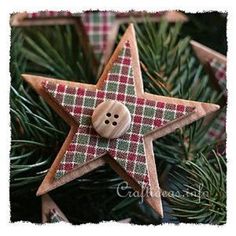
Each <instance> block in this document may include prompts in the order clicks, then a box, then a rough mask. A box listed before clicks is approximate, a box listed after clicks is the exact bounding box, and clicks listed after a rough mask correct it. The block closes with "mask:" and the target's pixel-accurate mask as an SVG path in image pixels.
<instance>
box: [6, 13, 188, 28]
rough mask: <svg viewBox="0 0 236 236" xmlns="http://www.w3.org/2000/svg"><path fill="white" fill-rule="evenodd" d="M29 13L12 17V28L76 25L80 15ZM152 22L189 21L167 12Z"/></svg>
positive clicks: (123, 19) (124, 18) (128, 20)
mask: <svg viewBox="0 0 236 236" xmlns="http://www.w3.org/2000/svg"><path fill="white" fill-rule="evenodd" d="M27 15H28V13H27V12H26V11H24V12H18V13H15V14H13V15H12V16H11V18H10V24H11V26H32V25H55V24H58V25H65V24H76V22H77V20H76V19H77V18H80V16H79V15H76V16H75V15H73V14H72V15H68V16H57V17H39V18H33V19H32V18H27ZM141 18H142V17H135V16H133V17H122V18H120V19H117V20H116V21H117V22H119V24H121V23H130V19H135V21H136V22H140V21H143V19H141ZM149 18H150V20H151V21H160V19H164V20H166V21H168V22H176V21H179V22H186V21H188V17H187V15H185V14H184V13H182V12H179V11H167V12H166V13H164V15H162V16H150V17H149Z"/></svg>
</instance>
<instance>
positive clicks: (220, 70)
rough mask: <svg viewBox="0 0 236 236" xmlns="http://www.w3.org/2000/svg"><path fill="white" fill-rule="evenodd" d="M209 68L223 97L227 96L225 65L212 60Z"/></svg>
mask: <svg viewBox="0 0 236 236" xmlns="http://www.w3.org/2000/svg"><path fill="white" fill-rule="evenodd" d="M209 63H210V66H211V69H212V72H213V74H214V76H215V78H216V79H217V82H218V84H219V86H220V87H221V89H222V91H223V92H224V94H225V95H227V91H226V64H224V63H221V62H219V61H217V59H215V58H214V59H212V60H211V61H210V62H209Z"/></svg>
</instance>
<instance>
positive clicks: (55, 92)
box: [43, 41, 194, 188]
mask: <svg viewBox="0 0 236 236" xmlns="http://www.w3.org/2000/svg"><path fill="white" fill-rule="evenodd" d="M130 53H131V52H130V45H129V42H128V41H127V42H126V44H125V46H124V47H123V49H122V50H121V52H120V54H119V56H118V58H117V59H116V61H115V62H114V64H113V66H112V68H111V70H110V72H109V73H108V76H107V79H106V81H105V82H104V86H103V87H102V88H101V89H99V90H96V91H90V90H88V89H84V88H81V87H79V88H75V87H70V86H65V85H62V84H60V83H52V82H46V83H44V84H43V86H44V88H45V90H46V91H47V92H48V93H49V94H50V95H51V96H52V97H53V98H54V99H55V101H56V102H57V103H59V104H60V105H62V106H63V107H64V109H65V110H66V111H67V112H68V113H69V114H70V115H71V116H72V117H73V118H74V119H75V120H76V121H77V123H78V130H77V132H76V134H75V135H74V137H73V140H72V142H71V144H70V145H69V147H68V149H67V150H66V152H65V154H64V158H63V160H62V161H61V163H60V166H59V169H58V170H57V173H56V178H60V177H61V176H63V175H65V174H66V173H68V172H70V171H71V170H73V169H74V168H76V167H78V166H80V165H83V164H85V163H86V162H89V161H91V160H94V159H96V158H98V157H101V156H103V155H105V154H106V153H108V154H109V155H110V156H111V158H114V159H115V160H116V161H117V162H118V163H119V164H120V166H121V167H122V168H123V169H124V170H125V171H126V172H127V173H128V174H129V175H130V177H132V178H133V179H135V180H136V181H137V182H138V183H139V184H140V185H141V186H142V187H143V188H146V187H149V176H148V170H147V162H146V157H145V148H144V143H143V136H144V135H145V134H147V133H149V132H150V131H152V130H154V129H157V128H160V127H162V126H164V125H166V124H167V123H168V122H171V121H173V120H176V119H178V118H181V117H183V116H185V115H188V114H190V113H192V112H193V110H194V107H189V106H183V105H179V104H170V103H166V102H164V101H163V102H157V101H152V100H148V99H144V98H138V97H136V91H135V86H134V77H133V69H132V61H131V54H130ZM105 100H116V101H119V102H122V103H123V104H124V105H126V106H127V108H128V109H129V111H130V114H131V118H132V121H131V125H130V128H129V130H128V131H127V132H126V134H124V135H123V136H121V137H120V138H117V139H112V140H109V139H105V138H102V137H100V136H99V135H98V134H97V133H96V132H95V130H94V129H93V127H92V124H91V116H92V114H93V111H94V109H95V108H96V107H97V105H98V104H100V103H101V102H103V101H105Z"/></svg>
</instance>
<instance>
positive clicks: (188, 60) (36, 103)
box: [10, 20, 226, 224]
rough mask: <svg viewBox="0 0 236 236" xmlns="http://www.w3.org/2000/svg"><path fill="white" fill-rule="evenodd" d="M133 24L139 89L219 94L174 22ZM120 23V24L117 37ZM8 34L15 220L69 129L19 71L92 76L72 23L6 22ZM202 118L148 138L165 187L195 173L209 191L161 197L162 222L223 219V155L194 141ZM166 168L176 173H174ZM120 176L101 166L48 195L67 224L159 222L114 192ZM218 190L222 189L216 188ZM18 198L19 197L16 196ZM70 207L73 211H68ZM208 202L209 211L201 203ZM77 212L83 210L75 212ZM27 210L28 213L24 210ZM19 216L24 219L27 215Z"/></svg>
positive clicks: (191, 181)
mask: <svg viewBox="0 0 236 236" xmlns="http://www.w3.org/2000/svg"><path fill="white" fill-rule="evenodd" d="M135 29H136V36H137V42H138V48H139V56H140V60H141V67H142V73H143V82H144V87H145V90H146V91H148V92H150V93H154V94H159V95H164V96H173V97H179V98H184V99H191V100H196V101H204V102H214V103H217V102H218V101H219V99H220V98H221V96H222V94H219V92H217V91H216V90H215V89H214V88H212V87H211V84H210V83H209V77H208V75H207V74H206V73H205V71H204V70H203V68H202V66H201V65H200V64H199V62H198V60H197V59H196V57H195V56H194V55H193V52H192V50H191V47H190V45H189V40H190V38H189V37H182V38H181V37H180V33H181V24H174V25H170V24H168V23H166V22H161V23H160V24H157V23H150V22H149V21H148V20H147V22H146V23H144V24H136V25H135ZM123 30H124V27H123V28H122V29H121V30H120V35H119V37H120V36H121V35H122V31H123ZM11 40H12V46H11V76H12V87H11V100H10V105H11V127H12V146H11V203H12V209H13V211H12V215H13V216H12V218H13V220H19V219H21V213H20V212H21V211H25V210H26V209H24V206H25V203H24V201H25V200H24V197H23V198H22V196H24V195H25V194H26V193H30V194H31V195H32V196H31V195H30V196H31V197H30V199H29V201H32V202H33V201H34V200H32V199H33V198H34V196H33V194H35V191H36V189H37V187H38V186H39V184H40V182H41V181H42V179H43V177H44V176H45V173H46V171H47V170H48V168H49V167H50V165H51V163H52V161H53V160H54V158H55V156H56V154H57V152H58V150H59V149H60V147H61V145H62V143H63V141H64V139H65V137H66V134H67V133H68V128H69V127H68V126H67V125H66V124H65V122H64V121H63V120H62V119H61V118H59V117H58V115H57V114H56V113H55V111H53V110H52V109H51V108H50V107H49V106H48V105H47V104H46V102H45V101H44V100H43V99H42V98H41V97H39V96H38V95H37V94H36V93H35V92H34V91H33V90H32V89H31V88H30V87H29V86H28V85H27V84H25V83H24V82H23V81H22V79H21V78H20V75H21V74H22V73H25V72H27V73H34V74H44V75H46V76H52V77H57V78H60V79H65V80H72V81H81V82H86V83H95V82H96V80H97V78H96V76H95V75H96V71H94V69H93V66H92V65H93V63H92V58H91V56H90V55H87V54H86V52H84V51H83V49H82V47H81V42H80V38H79V37H78V36H77V34H76V32H75V29H74V28H73V26H50V27H49V26H47V27H31V28H13V29H12V38H11ZM210 125H211V124H209V125H208V126H207V125H205V123H204V121H203V120H200V121H198V122H195V123H194V124H192V125H190V126H187V127H185V128H183V129H179V130H177V131H176V132H174V133H173V134H170V135H168V136H166V137H163V138H161V139H159V140H157V141H155V142H154V152H155V158H156V163H157V168H158V174H159V181H160V185H161V187H162V188H163V189H167V190H174V189H176V187H173V186H178V187H179V188H178V191H179V190H180V191H184V190H185V189H186V187H189V188H190V187H191V188H195V187H196V186H195V184H196V180H199V178H200V180H201V183H203V184H204V188H205V189H206V190H207V191H209V192H210V195H209V196H210V197H209V198H208V199H203V200H204V201H202V202H201V204H197V202H196V199H192V198H191V199H190V200H189V199H187V198H180V199H179V198H173V199H168V201H167V202H168V203H166V204H167V205H168V204H169V205H170V206H167V207H166V208H165V209H167V208H168V209H169V210H168V211H169V212H170V213H171V215H172V216H171V215H170V217H169V219H168V222H176V219H178V220H177V222H178V221H183V222H186V221H189V220H191V222H204V223H214V224H222V223H224V222H225V198H226V193H225V166H224V165H223V164H224V163H223V164H222V161H223V160H224V157H220V156H219V155H215V156H214V157H215V158H212V155H211V153H212V150H213V149H216V148H217V145H218V142H214V143H204V142H203V141H202V140H203V137H204V135H205V133H206V132H207V130H208V128H209V127H210ZM200 153H201V154H200ZM208 158H209V159H208ZM220 159H221V160H222V161H220ZM217 163H218V167H216V164H217ZM217 168H218V169H217ZM173 170H175V172H174V173H177V174H176V175H175V178H173V173H172V172H173ZM217 170H220V171H218V172H217ZM199 176H200V177H199ZM196 178H197V179H196ZM218 180H220V181H218ZM169 181H171V184H169ZM120 183H122V180H121V178H120V177H118V176H117V175H116V174H115V173H114V172H113V171H112V170H111V169H110V168H109V167H108V166H104V167H101V168H99V169H97V170H95V171H94V172H92V173H90V174H88V175H86V176H82V177H81V178H79V179H78V180H75V181H73V182H71V183H69V184H67V185H65V186H64V187H62V188H59V189H58V190H56V191H55V192H54V193H53V194H55V198H57V200H58V201H57V202H58V203H59V205H60V204H61V205H62V206H63V204H64V207H65V210H64V211H65V213H66V212H67V216H68V218H71V220H72V222H73V223H77V224H78V223H84V222H86V221H87V220H89V221H91V222H97V221H99V220H111V219H114V220H119V219H122V218H125V217H131V218H132V222H134V223H139V224H159V223H161V220H160V218H159V217H158V216H157V215H156V214H155V213H154V212H153V211H152V210H151V209H150V207H148V206H147V205H145V204H140V203H139V199H137V198H125V199H123V198H119V197H117V194H116V188H117V186H118V184H120ZM172 188H173V189H172ZM216 188H217V189H218V190H217V189H216ZM219 189H222V191H221V192H220V193H219ZM64 191H65V192H67V193H68V192H69V193H70V194H69V196H72V195H73V199H74V200H75V202H77V206H72V204H73V203H72V202H71V200H70V198H69V197H68V196H67V195H66V194H65V193H64ZM65 195H66V196H65ZM91 196H94V197H92V198H91ZM19 197H20V199H21V202H18V201H19V200H18V198H19ZM91 202H93V203H91ZM87 203H90V204H87ZM193 203H194V204H193ZM212 203H214V204H212ZM38 204H39V203H38ZM207 204H208V205H207ZM218 206H219V207H220V208H219V207H218ZM89 207H90V210H88V208H89ZM73 208H74V209H76V212H73ZM209 208H210V209H211V211H210V212H211V213H209V212H207V210H206V209H209ZM96 210H97V211H96ZM32 211H33V209H32ZM166 211H167V210H166ZM80 212H83V214H81V215H80V216H78V214H79V213H80ZM96 212H99V215H98V213H96ZM219 212H221V213H222V214H219ZM28 213H29V215H30V210H29V212H28ZM90 213H91V214H90ZM92 213H93V214H94V217H93V215H92ZM14 214H16V216H14ZM17 214H18V215H17ZM32 215H33V213H32ZM174 216H175V217H174ZM76 217H77V218H76ZM95 217H96V219H95ZM176 217H177V218H176ZM25 219H26V220H32V218H31V219H30V218H29V217H28V218H27V216H26V217H25ZM37 220H38V218H37V219H33V220H32V221H37Z"/></svg>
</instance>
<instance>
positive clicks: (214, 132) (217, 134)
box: [205, 107, 226, 142]
mask: <svg viewBox="0 0 236 236" xmlns="http://www.w3.org/2000/svg"><path fill="white" fill-rule="evenodd" d="M225 127H226V107H224V108H223V109H222V110H221V112H220V113H219V115H218V116H217V117H216V119H215V120H214V121H213V122H212V125H211V127H210V128H209V130H208V132H207V133H206V135H205V139H206V140H207V142H215V141H217V140H225V139H226V128H225Z"/></svg>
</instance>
